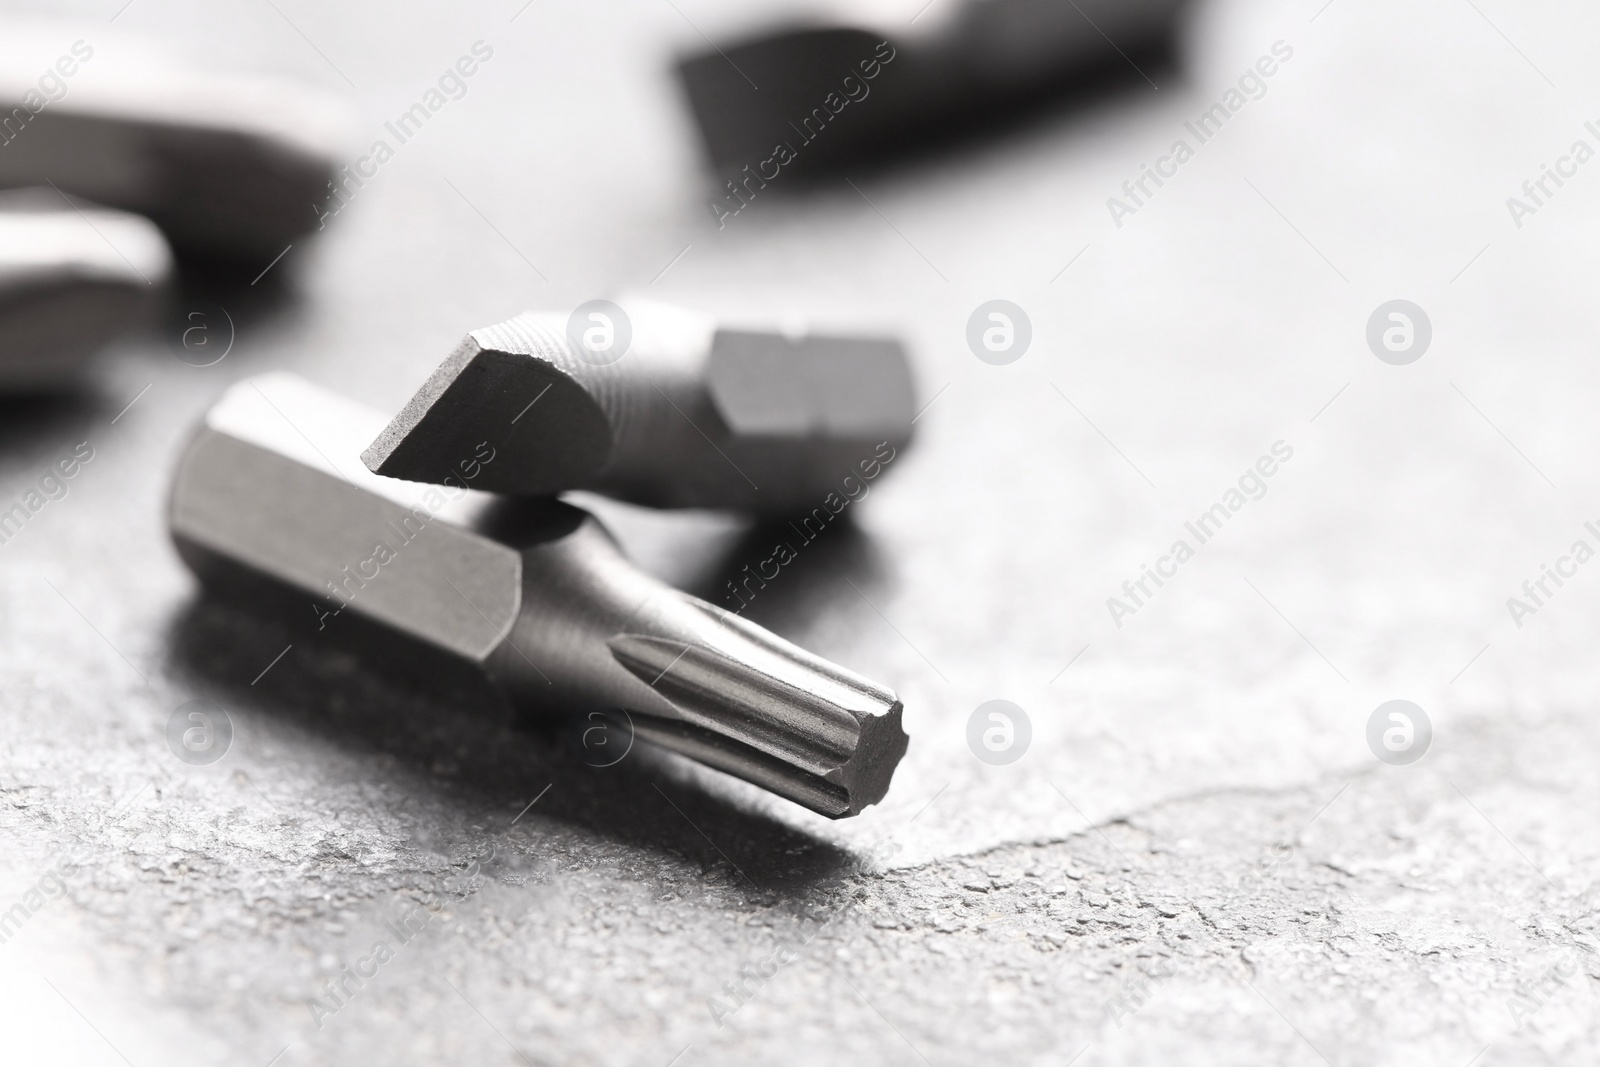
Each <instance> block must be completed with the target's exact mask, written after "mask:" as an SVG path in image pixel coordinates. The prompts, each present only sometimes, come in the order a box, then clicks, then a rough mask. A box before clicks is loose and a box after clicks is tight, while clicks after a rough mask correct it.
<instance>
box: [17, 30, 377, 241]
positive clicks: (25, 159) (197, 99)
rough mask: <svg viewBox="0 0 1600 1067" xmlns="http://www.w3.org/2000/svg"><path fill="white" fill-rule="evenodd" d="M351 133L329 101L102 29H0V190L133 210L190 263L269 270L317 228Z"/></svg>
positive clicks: (342, 111)
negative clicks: (31, 190) (49, 189)
mask: <svg viewBox="0 0 1600 1067" xmlns="http://www.w3.org/2000/svg"><path fill="white" fill-rule="evenodd" d="M75 38H76V39H75ZM348 123H349V114H348V112H347V110H346V106H345V105H344V104H343V103H342V102H341V101H339V100H337V99H336V98H333V97H329V96H326V95H324V94H321V93H318V92H314V91H312V90H310V89H308V88H304V87H301V86H297V85H291V84H287V83H282V82H277V81H271V80H267V79H253V78H247V77H244V76H241V75H238V74H232V73H220V72H212V73H206V72H203V71H201V70H198V69H196V61H195V59H194V57H192V56H180V55H175V54H169V53H168V52H167V51H166V50H165V49H164V48H162V47H160V46H158V45H155V44H152V43H150V42H147V41H144V40H142V39H138V38H133V37H129V36H126V35H123V34H120V33H117V32H116V31H115V30H113V29H112V28H110V27H106V26H99V27H96V28H94V29H92V30H90V29H84V30H82V32H81V33H76V32H74V29H73V27H71V26H64V25H58V24H55V23H50V22H33V21H21V20H14V19H10V18H0V187H10V188H15V187H17V186H28V185H45V184H47V183H53V184H54V185H55V186H56V187H57V188H58V189H61V190H62V191H64V192H67V193H70V194H72V195H73V196H83V197H87V198H88V199H90V200H93V201H96V202H97V203H101V204H106V205H108V206H111V207H116V208H122V209H125V210H128V211H136V212H138V213H139V214H141V215H146V216H148V217H149V218H151V219H152V220H154V221H155V222H156V223H157V224H158V225H160V227H161V228H162V229H163V230H164V231H165V232H166V234H167V236H168V238H169V239H170V240H171V241H172V244H173V245H174V247H176V248H177V249H178V251H179V252H180V253H182V254H185V255H188V254H196V255H201V256H205V257H210V258H214V259H231V260H241V261H243V262H244V264H245V265H247V266H249V265H254V264H256V263H260V264H261V265H262V266H265V264H266V261H267V260H270V259H271V258H272V257H273V256H276V255H278V254H279V253H280V252H283V251H284V249H285V248H286V247H287V246H288V245H289V244H290V243H291V242H294V241H296V240H297V239H299V238H301V237H302V236H303V235H305V234H307V233H309V232H311V231H313V230H315V229H317V228H318V227H319V225H320V222H319V219H318V212H317V209H316V207H315V205H317V204H321V203H323V202H324V201H325V200H327V198H328V193H329V183H330V182H332V181H333V180H335V176H336V175H335V171H336V169H337V167H338V163H337V162H336V159H337V156H338V155H339V153H340V152H341V151H342V149H343V147H344V145H345V141H344V131H345V130H346V128H347V126H348Z"/></svg>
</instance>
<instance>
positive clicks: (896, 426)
mask: <svg viewBox="0 0 1600 1067" xmlns="http://www.w3.org/2000/svg"><path fill="white" fill-rule="evenodd" d="M596 305H603V307H599V308H598V309H597V310H593V311H587V312H586V310H585V309H587V308H590V307H593V306H596ZM596 316H598V318H596ZM590 331H599V333H598V336H599V337H601V338H608V339H609V346H601V347H600V348H599V349H598V350H597V349H595V348H592V347H590V346H589V344H588V342H587V341H586V340H585V338H586V337H590V338H591V339H592V337H593V336H595V335H593V334H591V333H590ZM624 335H626V338H625V339H624V340H618V338H621V337H624ZM624 346H625V350H623V349H624ZM914 417H915V413H914V410H913V393H912V387H911V371H910V368H909V367H908V366H907V362H906V355H905V350H904V349H903V348H902V347H901V345H900V343H899V342H898V341H894V340H888V339H877V338H869V337H822V336H816V335H806V336H788V335H785V334H782V333H777V332H757V331H750V330H734V329H726V328H723V327H719V326H718V325H717V324H716V322H715V321H714V320H712V319H711V318H709V317H707V316H703V315H697V314H694V313H692V312H687V311H683V310H680V309H677V308H672V307H668V306H665V305H660V304H649V303H642V302H641V303H630V304H629V311H627V312H624V311H622V310H621V309H620V308H618V307H617V306H616V305H614V304H610V303H609V302H607V301H594V302H591V304H588V305H583V306H582V307H580V308H579V309H578V311H577V312H575V313H574V314H572V315H570V316H569V315H564V314H560V313H553V312H552V313H539V312H529V313H527V314H524V315H519V316H518V317H516V318H514V319H512V320H510V321H509V322H502V323H500V324H499V325H497V326H489V327H486V328H485V329H481V330H474V331H472V332H471V333H469V334H468V335H467V337H466V339H465V340H464V341H462V342H461V344H460V345H458V346H457V347H456V350H455V351H454V352H452V353H451V354H450V356H449V357H448V358H447V359H446V360H445V361H444V362H443V363H442V364H441V365H440V366H439V369H438V370H436V371H435V372H434V373H433V376H432V377H430V378H429V379H428V380H427V382H426V383H424V385H423V386H422V388H421V389H420V390H418V392H417V393H416V395H415V396H413V397H412V398H411V400H410V402H408V403H407V404H406V405H405V407H404V408H403V409H402V410H401V411H400V413H399V414H398V415H396V416H395V417H394V419H393V421H391V422H390V423H389V425H388V427H387V428H385V429H384V431H383V432H382V433H381V434H379V435H378V437H377V439H376V440H375V441H374V442H373V443H372V445H371V447H370V448H368V449H367V450H366V452H365V453H363V454H362V459H363V460H364V461H365V462H366V464H367V466H368V468H370V469H371V470H372V471H374V472H376V473H378V474H383V475H387V476H389V477H393V478H404V479H407V480H410V481H419V482H439V481H442V480H443V479H445V478H447V477H450V476H451V474H452V473H454V469H455V468H454V465H455V463H456V462H457V461H458V460H459V459H460V458H461V457H462V456H463V455H467V454H470V451H471V445H472V444H474V443H476V442H478V441H481V440H483V439H484V438H485V437H487V438H488V439H489V440H490V441H491V443H492V444H493V445H494V447H495V448H496V450H497V452H498V457H499V458H497V459H496V461H495V463H494V465H493V467H491V468H489V469H486V470H485V471H484V473H483V476H482V479H481V481H480V483H479V485H478V488H481V489H487V490H490V491H493V492H499V493H513V494H520V495H545V494H551V493H556V492H559V491H561V490H566V489H592V490H595V491H597V492H601V493H605V494H607V495H610V496H613V497H616V498H618V499H621V500H628V501H632V502H634V503H638V504H648V505H652V506H656V507H709V508H739V509H743V510H746V511H751V512H757V513H761V514H768V515H783V514H795V513H798V512H804V511H808V510H810V509H812V508H814V507H817V506H818V505H820V504H821V503H822V501H823V499H824V498H825V497H826V496H827V495H828V494H829V493H837V492H838V491H839V487H840V484H841V482H842V480H843V479H844V478H846V477H848V476H850V475H852V474H855V475H857V476H858V477H859V476H860V474H861V470H860V469H858V468H860V467H861V465H862V464H868V465H869V466H868V467H867V468H863V469H870V470H872V471H873V473H876V470H877V464H878V462H879V461H880V460H884V459H886V458H893V456H894V454H895V450H896V449H899V448H902V447H904V446H905V445H906V443H907V442H908V441H909V440H910V438H911V421H912V419H913V418H914ZM463 450H465V451H463Z"/></svg>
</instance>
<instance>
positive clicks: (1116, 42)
mask: <svg viewBox="0 0 1600 1067" xmlns="http://www.w3.org/2000/svg"><path fill="white" fill-rule="evenodd" d="M1187 4H1188V0H1066V2H1061V0H931V2H930V0H836V2H831V3H829V2H822V3H819V2H816V0H812V2H810V3H808V4H805V5H803V6H802V7H800V8H798V9H796V8H787V9H786V11H787V12H788V15H787V17H786V19H785V20H784V21H780V22H778V23H776V24H769V25H767V26H765V27H752V28H751V30H750V31H749V32H747V33H744V34H738V35H732V36H728V37H723V38H721V39H714V40H713V39H708V40H706V45H707V46H708V47H706V48H704V49H701V48H700V47H699V41H696V43H695V51H694V52H693V53H691V54H687V55H685V56H684V57H683V58H682V59H681V60H680V61H679V63H678V77H679V79H680V81H681V82H682V85H683V88H684V92H685V94H686V95H687V97H688V102H689V106H690V110H691V111H692V112H693V114H694V118H695V121H696V124H697V125H698V126H699V128H700V133H701V139H702V141H703V142H704V144H705V148H706V152H707V155H708V156H709V157H710V161H711V164H712V167H713V169H714V170H715V171H716V173H717V174H718V176H719V177H721V178H724V179H728V182H727V187H726V195H725V197H724V198H723V199H722V200H720V201H717V202H714V203H713V204H712V208H713V212H714V214H715V215H716V217H717V219H718V223H719V225H725V224H726V220H727V218H728V216H730V215H736V214H738V213H739V212H740V211H741V210H742V208H743V206H744V205H745V204H746V203H748V202H749V201H750V200H752V199H754V198H757V197H758V195H759V194H760V193H761V191H762V190H764V189H765V188H766V186H767V183H770V182H772V181H774V180H777V181H779V182H780V183H781V181H782V178H781V177H780V176H781V175H784V174H793V173H796V172H809V173H813V174H814V173H816V172H818V171H822V170H826V169H830V168H838V167H839V166H841V165H845V164H852V163H857V162H860V161H861V160H862V159H863V158H865V157H871V156H878V155H881V154H883V153H884V152H885V151H886V150H892V149H899V148H906V147H910V146H913V145H915V144H916V143H917V142H933V141H939V140H944V139H948V138H949V137H950V135H951V133H952V132H953V131H955V130H957V129H960V128H963V127H978V128H980V129H983V130H993V129H994V128H995V127H996V126H999V125H1003V124H1004V123H1006V122H1007V121H1010V119H1011V117H1012V116H1013V115H1014V114H1015V113H1017V112H1018V111H1020V110H1022V109H1023V108H1025V107H1027V106H1029V105H1030V103H1031V102H1032V100H1034V99H1037V98H1040V97H1043V96H1046V95H1048V94H1050V93H1051V92H1055V91H1059V90H1060V89H1062V88H1065V87H1068V86H1072V85H1075V84H1082V83H1086V82H1088V81H1089V80H1091V79H1094V78H1097V77H1104V76H1106V75H1108V74H1109V75H1112V76H1121V77H1124V78H1125V80H1128V81H1130V82H1134V83H1137V84H1138V85H1140V86H1144V85H1145V84H1146V82H1149V78H1148V77H1147V76H1146V75H1145V71H1144V69H1143V67H1146V66H1148V65H1149V63H1148V60H1147V58H1146V57H1147V56H1148V55H1151V54H1154V55H1156V56H1157V57H1158V58H1159V57H1160V56H1161V54H1162V52H1163V50H1164V49H1165V48H1167V47H1168V45H1169V43H1170V39H1171V38H1172V37H1173V36H1174V34H1175V31H1176V28H1177V25H1178V22H1179V17H1180V15H1181V14H1182V11H1183V9H1184V8H1185V7H1186V6H1187ZM714 37H715V35H714ZM1133 57H1138V59H1137V61H1136V59H1135V58H1133ZM1150 84H1152V85H1153V84H1154V83H1153V82H1150Z"/></svg>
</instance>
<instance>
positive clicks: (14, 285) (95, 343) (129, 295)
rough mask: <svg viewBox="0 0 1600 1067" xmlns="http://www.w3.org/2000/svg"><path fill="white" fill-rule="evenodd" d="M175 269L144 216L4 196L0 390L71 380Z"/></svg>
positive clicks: (51, 196)
mask: <svg viewBox="0 0 1600 1067" xmlns="http://www.w3.org/2000/svg"><path fill="white" fill-rule="evenodd" d="M3 154H4V149H3V148H0V155H3ZM171 267H172V256H171V254H170V253H169V252H168V250H167V243H166V241H164V240H162V238H161V232H160V231H159V230H157V229H156V228H155V226H153V225H151V223H150V222H149V221H148V220H146V219H142V218H140V217H139V216H137V215H129V214H126V213H125V212H121V211H107V210H105V209H104V208H98V207H95V206H94V205H92V204H87V205H78V206H73V205H72V204H69V203H68V202H67V201H66V200H65V199H64V198H63V197H61V196H59V195H57V194H56V193H55V192H53V191H52V190H50V189H44V190H23V191H20V192H12V193H0V389H6V390H30V389H40V388H46V387H50V386H55V385H60V384H62V383H64V382H66V381H69V380H70V379H71V377H72V375H73V373H74V372H75V371H77V369H78V368H79V367H80V366H81V365H82V364H83V362H84V361H85V360H86V359H88V358H89V356H91V355H93V354H94V353H95V352H97V351H99V349H100V348H102V347H103V346H104V345H105V344H106V343H107V342H109V341H111V340H112V339H113V338H114V337H116V336H117V335H118V334H120V333H122V332H123V331H124V330H126V329H128V327H129V326H131V325H133V324H134V323H136V322H137V321H138V320H139V319H140V318H141V317H142V316H144V315H146V314H148V313H150V312H151V310H152V309H153V307H154V306H155V304H156V302H157V300H158V297H159V293H160V291H161V287H162V285H163V284H164V283H165V282H166V280H167V276H168V274H169V272H170V271H171Z"/></svg>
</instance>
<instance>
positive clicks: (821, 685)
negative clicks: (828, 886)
mask: <svg viewBox="0 0 1600 1067" xmlns="http://www.w3.org/2000/svg"><path fill="white" fill-rule="evenodd" d="M382 423H383V419H382V417H381V416H379V415H377V414H376V413H374V412H372V411H370V410H368V409H366V408H363V407H360V406H358V405H355V404H352V403H349V402H347V401H345V400H343V399H341V398H339V397H337V396H334V395H332V394H330V393H327V392H325V391H323V390H321V389H319V388H317V387H315V386H312V385H310V384H309V383H307V382H305V381H303V380H301V379H299V378H295V377H293V376H290V375H284V374H276V375H268V376H264V377H260V378H252V379H247V380H245V381H243V382H241V383H239V384H237V385H235V386H233V387H232V388H231V389H229V390H228V392H227V393H226V395H224V396H223V398H222V399H221V400H220V401H219V402H218V403H217V404H216V406H215V407H213V408H212V409H211V411H210V412H209V413H208V414H207V416H206V418H205V420H204V423H203V424H202V425H201V427H200V428H199V430H198V431H197V432H196V434H195V435H194V437H193V439H192V440H191V441H190V443H189V445H188V447H187V449H186V450H185V451H184V453H183V455H182V457H181V459H180V460H179V463H178V469H177V476H176V480H175V483H174V486H173V490H172V500H171V511H170V522H171V530H172V536H173V540H174V541H175V542H176V544H177V548H178V551H179V553H180V554H181V555H182V556H183V558H184V559H185V561H187V562H188V564H189V565H190V566H191V567H192V568H193V569H194V570H195V571H196V573H198V574H200V575H201V576H202V578H205V579H207V580H208V581H211V582H214V583H217V584H218V585H219V587H221V588H228V587H229V586H230V585H231V586H233V587H237V585H238V584H239V583H240V582H241V581H248V580H252V579H254V580H259V579H262V578H265V579H268V580H269V581H270V582H271V583H273V584H275V585H277V586H279V587H281V588H285V589H288V590H292V591H294V592H298V593H301V594H304V595H305V596H307V597H314V598H317V599H318V600H320V601H325V602H327V605H328V608H329V609H330V610H331V609H332V608H333V607H334V606H335V605H338V610H339V611H340V612H343V611H345V610H348V611H350V612H352V613H354V614H356V615H359V616H361V617H363V618H364V619H367V620H370V621H372V622H375V623H377V624H379V625H380V626H382V627H384V628H385V629H386V631H387V633H388V634H390V635H391V636H392V637H393V638H394V640H395V641H396V642H397V643H400V644H404V645H407V646H408V647H414V646H412V645H410V643H411V642H420V643H421V644H422V645H424V646H427V648H429V649H431V650H434V651H436V652H441V653H444V654H446V655H448V656H450V657H452V658H454V659H456V660H458V661H462V662H466V663H469V664H471V665H473V666H474V667H476V668H479V669H481V670H482V671H484V672H486V673H487V674H488V676H489V677H490V678H491V679H492V680H493V681H494V682H495V683H496V684H497V685H498V686H500V687H501V689H502V690H503V691H505V692H506V693H507V694H508V695H509V696H511V697H512V698H513V699H514V700H517V701H519V702H522V703H525V704H528V705H531V706H536V707H539V708H543V709H547V710H552V711H556V712H568V713H571V712H578V711H585V710H588V709H593V708H608V707H620V708H624V709H627V711H628V712H629V713H630V714H631V718H632V722H633V725H634V732H635V735H636V736H637V737H639V738H642V739H645V740H648V741H651V742H654V743H655V744H657V745H660V746H662V747H663V748H667V749H670V750H672V751H674V752H677V753H679V754H681V755H684V756H687V757H689V758H690V759H694V760H698V761H699V762H701V763H703V764H706V765H708V766H711V767H715V768H717V769H718V770H721V771H725V772H726V773H728V774H732V775H735V776H736V777H739V778H743V779H745V780H746V781H749V782H754V783H755V784H757V785H760V786H762V787H764V788H766V789H769V790H771V791H772V792H774V793H777V794H778V795H780V796H783V797H787V798H788V799H790V800H792V801H794V802H795V803H797V804H802V805H804V806H805V807H808V808H810V809H811V810H813V811H815V812H818V813H820V814H823V815H826V816H828V817H830V818H843V817H845V816H849V815H855V814H858V813H859V812H860V811H861V810H862V809H863V808H865V807H866V806H867V805H869V804H874V803H876V802H877V801H879V800H881V799H882V798H883V795H884V793H885V792H887V790H888V788H889V779H890V777H891V775H892V774H893V772H894V768H895V765H896V764H897V763H898V762H899V760H900V757H901V756H902V755H903V754H904V753H905V750H906V743H907V739H906V735H905V733H904V732H903V731H902V730H901V727H900V715H901V705H900V701H899V700H898V699H897V698H896V697H895V694H894V693H893V692H891V691H890V690H888V689H885V688H884V687H882V686H880V685H876V684H874V683H873V682H870V681H868V680H866V679H865V678H862V677H860V676H859V675H856V674H853V673H851V672H850V671H847V670H845V669H844V668H842V667H838V666H835V665H834V664H832V663H829V662H827V661H825V660H822V659H819V658H818V657H816V656H813V655H811V654H809V653H807V652H805V651H802V650H801V649H799V648H797V647H795V646H794V645H791V644H789V643H788V642H787V641H783V640H781V639H780V638H778V637H776V636H774V635H773V634H770V633H768V632H767V631H765V630H763V629H761V628H760V627H758V626H755V625H752V624H751V623H748V622H746V621H744V620H743V619H740V618H737V617H735V616H732V615H729V614H728V613H727V612H724V611H722V610H720V609H718V608H715V607H712V606H711V605H710V604H707V603H705V602H703V601H700V600H696V599H694V598H693V597H690V596H687V595H685V594H683V593H681V592H678V591H677V590H674V589H672V588H670V587H668V586H666V585H664V584H663V583H661V582H660V581H657V580H656V579H655V578H652V577H650V576H649V575H646V574H645V573H644V572H642V571H640V570H639V569H638V568H636V567H634V566H633V565H632V564H631V563H629V562H628V561H627V560H626V559H625V558H624V557H623V556H622V554H621V553H620V551H619V550H618V548H617V546H616V544H615V542H613V541H612V539H611V537H610V535H609V534H607V533H606V531H605V530H604V528H603V527H601V525H600V524H599V523H598V522H597V521H596V520H595V519H594V518H593V517H592V516H590V515H589V514H587V513H586V512H583V511H580V510H578V509H577V508H574V507H570V506H568V505H566V504H562V503H559V502H557V501H552V500H542V501H504V500H499V501H497V500H494V499H493V498H490V497H488V496H487V495H486V494H484V493H481V492H477V491H475V490H474V489H470V488H467V487H468V486H469V485H470V486H474V487H475V486H477V485H480V484H482V483H483V482H484V481H485V480H486V479H487V478H488V476H489V472H491V471H493V470H494V469H495V467H496V465H498V464H500V463H501V462H502V461H503V460H504V459H505V457H504V456H502V455H501V454H500V453H499V451H498V450H497V449H495V448H494V447H493V446H491V445H489V444H487V443H485V442H482V440H481V439H480V441H479V442H474V444H473V446H472V447H469V448H468V450H467V451H466V452H465V453H463V455H462V456H461V457H460V458H459V460H458V463H457V465H456V468H457V476H456V478H455V479H454V480H453V483H454V484H453V485H451V486H448V487H444V488H441V487H436V486H427V485H417V484H412V483H405V482H400V481H397V480H394V479H390V478H381V477H378V476H376V475H373V474H370V473H368V472H367V471H366V470H364V469H363V468H362V466H361V464H360V462H359V459H358V455H359V451H360V448H361V445H362V444H363V443H364V442H365V441H366V440H368V439H370V437H371V435H372V434H373V433H375V432H377V430H378V428H379V427H380V426H381V425H382ZM328 624H329V625H334V623H328ZM406 639H409V641H407V640H406Z"/></svg>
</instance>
